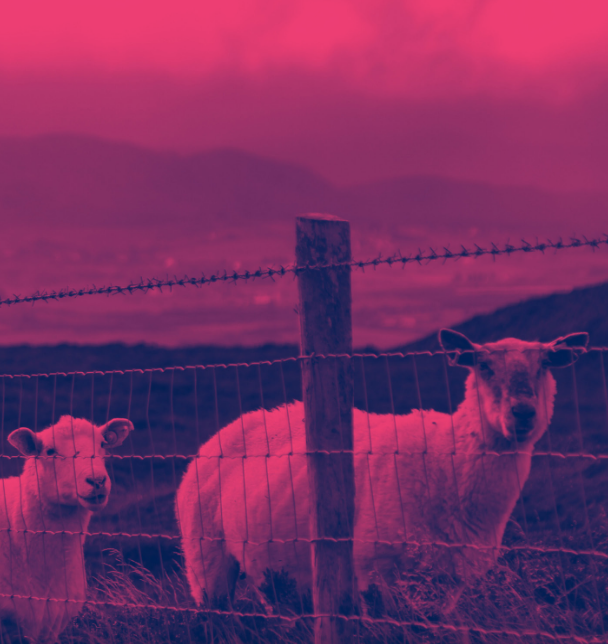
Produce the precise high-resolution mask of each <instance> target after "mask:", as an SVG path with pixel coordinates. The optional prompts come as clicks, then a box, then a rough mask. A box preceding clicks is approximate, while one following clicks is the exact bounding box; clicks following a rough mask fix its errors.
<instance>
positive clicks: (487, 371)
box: [478, 362, 494, 376]
mask: <svg viewBox="0 0 608 644" xmlns="http://www.w3.org/2000/svg"><path fill="white" fill-rule="evenodd" d="M478 366H479V371H480V372H481V373H482V374H484V375H485V376H493V375H494V372H493V371H492V369H491V368H490V365H489V364H488V363H487V362H479V363H478Z"/></svg>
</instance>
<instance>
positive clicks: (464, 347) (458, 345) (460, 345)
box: [439, 329, 475, 367]
mask: <svg viewBox="0 0 608 644" xmlns="http://www.w3.org/2000/svg"><path fill="white" fill-rule="evenodd" d="M439 344H440V345H441V348H442V349H443V350H444V351H445V352H446V353H447V354H448V362H449V363H450V364H451V365H459V366H461V367H473V366H474V365H475V345H474V344H473V343H472V342H471V341H470V340H469V338H467V337H466V336H465V335H462V333H458V332H457V331H452V329H441V331H439ZM452 352H453V353H452ZM463 352H464V353H463Z"/></svg>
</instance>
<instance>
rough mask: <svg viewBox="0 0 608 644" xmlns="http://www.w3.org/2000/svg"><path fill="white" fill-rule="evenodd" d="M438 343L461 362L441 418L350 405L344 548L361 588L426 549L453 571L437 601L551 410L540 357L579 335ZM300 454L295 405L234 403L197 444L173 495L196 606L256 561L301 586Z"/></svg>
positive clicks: (306, 553) (488, 538) (469, 557)
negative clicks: (461, 384)
mask: <svg viewBox="0 0 608 644" xmlns="http://www.w3.org/2000/svg"><path fill="white" fill-rule="evenodd" d="M439 341H440V344H441V346H442V348H443V350H444V351H445V352H446V354H447V357H448V360H449V362H450V364H451V365H458V366H462V367H466V368H467V369H468V370H469V374H468V377H467V380H466V386H465V398H464V400H463V402H462V403H461V404H460V405H459V406H458V408H457V409H456V411H455V412H454V413H453V415H451V416H450V415H449V414H445V413H440V412H437V411H434V410H428V411H423V410H414V411H412V412H411V413H409V414H407V415H397V416H392V415H380V414H369V415H368V414H366V413H365V412H363V411H360V410H357V409H354V410H353V412H354V413H353V427H354V459H355V462H354V464H355V488H356V492H355V524H354V542H353V556H354V565H355V575H356V583H357V587H358V589H359V591H360V592H364V591H366V590H369V588H370V587H371V586H372V585H374V584H377V583H378V582H379V581H380V580H384V581H385V582H386V584H384V587H386V586H387V585H390V584H392V583H394V582H395V581H397V580H398V579H399V578H400V575H401V573H403V572H406V571H408V570H410V569H411V568H412V566H413V565H414V563H416V564H419V563H420V561H422V560H424V557H426V558H427V560H428V557H431V564H432V566H433V567H434V570H435V572H437V573H438V574H442V575H443V576H444V578H445V577H446V575H447V578H449V579H451V580H452V581H453V582H454V584H453V586H452V589H453V590H451V591H450V592H449V593H448V594H447V597H445V598H444V600H445V605H444V609H445V611H446V612H449V611H450V610H452V609H453V607H454V605H455V603H456V601H457V600H458V597H459V596H460V593H461V592H462V588H463V587H464V586H465V584H466V582H467V581H468V580H470V579H472V578H474V577H475V576H480V575H483V574H485V572H487V570H488V569H489V568H490V567H491V566H492V564H493V562H494V557H495V553H496V548H497V547H498V546H500V544H501V542H502V537H503V534H504V531H505V527H506V524H507V521H508V519H509V516H510V514H511V512H512V511H513V509H514V507H515V504H516V502H517V499H518V497H519V495H520V492H521V488H522V487H523V485H524V483H525V482H526V479H527V478H528V475H529V472H530V466H531V455H532V451H533V448H534V445H535V443H536V442H537V441H538V440H539V438H540V437H541V436H542V435H543V433H544V432H545V430H546V429H547V427H548V425H549V422H550V420H551V417H552V414H553V401H554V397H555V394H556V385H555V380H554V379H553V376H552V374H551V372H550V371H549V367H560V366H566V365H568V364H571V363H572V362H573V361H574V360H575V359H576V358H577V357H578V354H579V353H581V352H582V351H584V350H585V347H586V345H587V342H588V335H587V334H586V333H577V334H571V335H568V336H566V337H562V338H558V339H557V340H555V341H554V342H551V343H541V342H525V341H522V340H518V339H513V338H506V339H503V340H500V341H498V342H493V343H488V344H483V345H479V344H474V343H472V342H471V341H470V340H468V339H467V338H466V337H465V336H464V335H462V334H460V333H457V332H455V331H452V330H450V329H442V330H441V331H440V332H439ZM305 454H306V437H305V424H304V408H303V404H302V403H301V402H294V403H292V404H289V405H286V406H282V407H280V408H278V409H274V410H272V411H269V412H267V411H264V410H263V409H260V410H257V411H253V412H250V413H246V414H244V415H243V416H242V417H241V418H239V419H237V420H236V421H234V422H232V423H231V424H229V425H227V426H226V427H224V428H223V429H221V431H220V432H219V433H217V434H216V435H215V436H214V437H212V438H211V439H209V440H208V441H207V442H206V443H204V444H203V445H202V446H201V448H200V450H199V451H198V454H197V456H196V457H195V458H194V459H193V460H192V461H191V462H190V463H189V465H188V468H187V471H186V473H185V475H184V477H183V480H182V482H181V484H180V486H179V489H178V491H177V496H176V516H177V520H178V523H179V527H180V532H181V536H182V550H183V553H184V557H185V563H186V575H187V578H188V582H189V585H190V589H191V592H192V595H193V597H194V600H195V601H196V603H197V604H198V605H204V604H205V603H206V602H212V601H215V600H216V599H219V598H221V597H223V596H226V595H227V596H228V597H232V596H233V593H234V587H235V583H236V581H237V579H238V578H239V577H241V578H245V579H247V582H248V583H249V584H251V585H252V586H253V587H256V588H259V586H260V584H261V582H262V581H263V580H264V573H265V571H267V569H273V570H276V571H280V570H283V571H285V572H287V573H289V574H290V575H291V576H292V577H294V578H295V579H296V580H297V583H298V588H299V591H300V592H305V591H306V590H307V589H310V587H311V583H312V572H311V552H310V538H311V534H310V525H309V515H310V512H311V507H310V504H309V498H308V477H307V467H306V455H305ZM431 543H434V544H436V545H435V546H433V547H431V546H430V544H431ZM425 544H426V546H425ZM421 551H422V552H424V553H426V554H424V555H422V559H421V558H420V556H419V555H420V552H421ZM214 598H215V599H214Z"/></svg>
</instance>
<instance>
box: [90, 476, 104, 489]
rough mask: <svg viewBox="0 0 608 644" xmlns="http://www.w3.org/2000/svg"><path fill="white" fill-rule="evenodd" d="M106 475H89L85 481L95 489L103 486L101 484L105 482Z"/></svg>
mask: <svg viewBox="0 0 608 644" xmlns="http://www.w3.org/2000/svg"><path fill="white" fill-rule="evenodd" d="M107 478H108V477H107V476H96V477H95V478H92V477H89V478H87V479H85V481H86V482H87V483H88V484H89V485H90V486H92V487H94V488H95V489H96V490H97V489H99V488H100V487H103V484H104V483H105V482H106V479H107Z"/></svg>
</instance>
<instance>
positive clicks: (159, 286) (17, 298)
mask: <svg viewBox="0 0 608 644" xmlns="http://www.w3.org/2000/svg"><path fill="white" fill-rule="evenodd" d="M601 246H608V234H607V233H602V237H595V238H591V239H589V238H587V237H586V236H585V235H583V236H581V237H570V241H569V242H564V241H563V239H562V238H561V237H560V238H558V239H557V241H552V240H551V239H550V238H548V239H547V241H545V242H541V241H539V240H538V238H536V243H535V244H531V243H530V242H528V241H526V240H525V239H522V240H521V241H520V245H519V246H515V245H513V244H511V243H510V241H508V240H507V242H506V243H505V244H504V245H503V246H502V247H501V246H499V245H498V244H496V243H494V242H492V243H491V244H490V245H489V246H488V247H483V246H480V245H479V244H477V243H473V247H472V248H468V247H466V246H465V245H464V244H460V250H459V251H456V252H455V251H452V250H451V249H450V246H449V244H448V245H447V246H443V250H442V251H441V252H437V251H436V250H435V249H434V248H433V247H429V249H428V250H427V251H423V250H422V249H421V248H418V252H417V253H416V254H412V255H404V254H403V253H402V252H401V251H400V250H397V251H395V252H394V253H393V254H391V255H388V256H386V257H385V256H383V254H382V253H379V254H378V255H377V256H376V257H374V258H370V259H366V260H357V259H354V260H350V261H345V262H337V263H329V264H307V265H306V266H297V265H295V264H291V265H288V266H284V265H280V267H279V268H275V267H272V266H271V267H267V268H265V269H263V268H262V267H259V268H258V269H257V270H255V271H250V270H244V271H242V272H240V273H239V272H238V271H237V270H236V269H235V270H233V271H231V272H230V273H229V272H228V271H227V270H226V269H224V270H223V271H216V272H215V273H211V274H210V275H209V276H207V275H206V274H205V273H204V272H201V276H200V277H198V278H197V277H188V276H187V275H184V276H183V277H180V278H178V277H177V275H174V276H173V277H172V278H169V277H168V275H167V277H166V278H165V279H159V278H156V277H150V278H144V277H140V278H139V281H138V282H130V283H129V284H124V285H114V284H110V285H108V286H99V287H98V286H97V285H95V284H93V285H92V286H89V287H82V288H79V289H75V288H69V287H67V286H66V287H64V288H62V289H60V290H52V291H50V292H49V291H46V290H40V289H38V290H36V291H35V292H33V293H32V294H31V295H25V296H21V295H19V294H16V293H13V295H12V297H7V298H0V306H12V305H13V304H23V303H25V302H29V303H30V304H34V303H36V302H47V303H48V302H49V301H50V300H55V301H59V300H65V299H74V298H78V297H83V296H85V295H107V296H109V295H118V294H121V295H126V294H127V293H129V294H130V295H132V294H133V293H134V292H135V291H140V292H142V293H149V292H150V291H153V290H158V291H160V292H163V288H169V290H170V291H171V290H172V287H173V286H184V287H185V286H195V287H197V288H200V287H201V286H203V285H207V284H215V283H217V282H232V283H233V284H236V283H237V282H239V281H250V280H251V281H253V280H256V279H264V278H270V279H271V280H272V281H273V282H275V283H276V280H275V279H274V278H275V276H281V277H284V276H285V275H287V274H288V273H291V274H293V276H294V278H295V277H297V276H298V275H299V274H300V272H301V271H307V270H323V269H327V268H339V267H341V266H350V267H351V269H358V270H360V271H362V272H365V268H366V267H367V266H373V267H374V269H375V268H377V267H378V266H380V265H388V266H389V267H391V266H392V265H393V264H394V263H401V267H402V268H405V265H406V264H409V263H411V262H417V263H418V264H420V265H422V263H423V262H424V263H425V265H428V264H430V263H431V262H432V261H435V260H442V264H445V263H446V262H447V261H448V260H452V261H457V260H459V259H461V258H463V257H472V258H474V259H477V258H479V257H483V256H485V255H490V256H491V257H492V259H493V260H494V261H496V258H497V257H499V256H502V255H508V256H510V255H512V254H513V253H517V252H521V253H533V252H541V253H543V254H544V252H545V251H546V250H547V249H549V248H551V249H553V250H554V252H557V251H558V250H565V249H568V248H583V247H587V248H590V249H591V250H592V251H593V252H595V250H597V249H599V248H600V247H601Z"/></svg>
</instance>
